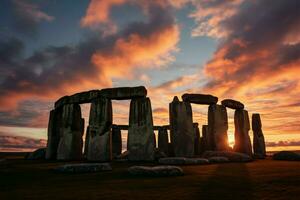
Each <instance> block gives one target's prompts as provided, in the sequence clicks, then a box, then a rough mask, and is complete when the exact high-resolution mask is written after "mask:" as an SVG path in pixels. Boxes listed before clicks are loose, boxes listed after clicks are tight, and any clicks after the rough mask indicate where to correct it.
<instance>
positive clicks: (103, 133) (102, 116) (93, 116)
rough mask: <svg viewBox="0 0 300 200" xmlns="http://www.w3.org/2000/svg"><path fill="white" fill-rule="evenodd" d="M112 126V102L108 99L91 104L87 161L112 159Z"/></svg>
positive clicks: (101, 99) (100, 99)
mask: <svg viewBox="0 0 300 200" xmlns="http://www.w3.org/2000/svg"><path fill="white" fill-rule="evenodd" d="M111 126H112V104H111V100H109V99H107V98H98V99H96V100H94V101H93V102H92V104H91V109H90V118H89V126H88V130H89V133H88V136H89V139H88V142H89V143H88V146H87V160H90V161H100V162H105V161H110V160H111V159H112V144H111V140H112V139H111Z"/></svg>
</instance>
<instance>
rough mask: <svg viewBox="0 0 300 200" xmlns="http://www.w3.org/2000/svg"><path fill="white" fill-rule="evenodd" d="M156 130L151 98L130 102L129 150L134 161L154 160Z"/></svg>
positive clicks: (129, 157) (129, 156) (136, 99)
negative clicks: (154, 128)
mask: <svg viewBox="0 0 300 200" xmlns="http://www.w3.org/2000/svg"><path fill="white" fill-rule="evenodd" d="M153 137H154V130H153V118H152V109H151V102H150V99H149V98H135V99H132V100H131V102H130V112H129V129H128V142H127V149H128V151H129V155H128V159H129V160H132V161H152V160H154V148H155V146H154V138H153Z"/></svg>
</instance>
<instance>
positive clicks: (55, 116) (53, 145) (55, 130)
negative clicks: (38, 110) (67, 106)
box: [46, 109, 62, 159]
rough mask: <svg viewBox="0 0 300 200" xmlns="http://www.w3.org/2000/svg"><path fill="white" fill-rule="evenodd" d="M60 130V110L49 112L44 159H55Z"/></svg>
mask: <svg viewBox="0 0 300 200" xmlns="http://www.w3.org/2000/svg"><path fill="white" fill-rule="evenodd" d="M61 128H62V109H55V110H51V111H50V116H49V123H48V140H47V150H46V159H56V157H57V148H58V144H59V140H60V135H61V133H60V132H61Z"/></svg>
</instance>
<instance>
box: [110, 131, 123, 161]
mask: <svg viewBox="0 0 300 200" xmlns="http://www.w3.org/2000/svg"><path fill="white" fill-rule="evenodd" d="M121 153H122V135H121V129H120V127H119V126H116V125H114V126H113V127H112V154H113V157H116V156H117V155H120V154H121Z"/></svg>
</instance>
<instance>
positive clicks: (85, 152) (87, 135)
mask: <svg viewBox="0 0 300 200" xmlns="http://www.w3.org/2000/svg"><path fill="white" fill-rule="evenodd" d="M89 140H90V130H89V126H87V128H86V132H85V141H84V153H83V157H84V158H85V159H86V158H87V155H88V150H89V148H88V146H89Z"/></svg>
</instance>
